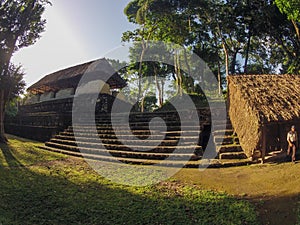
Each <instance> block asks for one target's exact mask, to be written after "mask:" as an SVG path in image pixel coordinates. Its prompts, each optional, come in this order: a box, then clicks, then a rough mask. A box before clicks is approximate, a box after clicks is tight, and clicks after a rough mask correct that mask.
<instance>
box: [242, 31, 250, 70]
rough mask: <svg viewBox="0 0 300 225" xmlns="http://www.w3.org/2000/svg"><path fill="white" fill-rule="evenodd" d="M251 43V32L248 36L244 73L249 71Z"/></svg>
mask: <svg viewBox="0 0 300 225" xmlns="http://www.w3.org/2000/svg"><path fill="white" fill-rule="evenodd" d="M250 44H251V33H249V36H248V42H247V48H246V56H245V64H244V74H247V73H248V60H249V52H250Z"/></svg>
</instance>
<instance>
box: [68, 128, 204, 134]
mask: <svg viewBox="0 0 300 225" xmlns="http://www.w3.org/2000/svg"><path fill="white" fill-rule="evenodd" d="M64 132H68V133H73V130H72V129H66V130H65V131H64ZM116 132H117V133H118V134H121V135H123V134H124V135H133V134H134V135H150V134H151V133H150V131H149V130H118V131H116ZM78 133H82V134H87V135H89V134H92V132H91V130H88V129H78V130H77V129H76V134H78ZM97 133H98V134H111V135H114V134H115V131H113V130H97ZM151 135H169V136H170V135H176V136H179V135H180V136H193V135H197V136H199V135H200V131H198V130H194V131H193V130H187V131H180V130H174V131H170V130H169V131H164V130H152V134H151Z"/></svg>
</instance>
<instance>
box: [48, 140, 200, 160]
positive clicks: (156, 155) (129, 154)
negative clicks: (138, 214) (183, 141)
mask: <svg viewBox="0 0 300 225" xmlns="http://www.w3.org/2000/svg"><path fill="white" fill-rule="evenodd" d="M49 148H51V149H56V151H57V152H58V151H63V152H69V154H74V155H78V153H79V154H89V155H94V156H95V157H101V156H103V157H107V156H109V157H112V158H114V157H117V158H119V159H121V158H125V159H129V158H131V159H132V160H134V159H155V160H164V159H166V158H168V157H169V156H170V155H172V157H173V158H174V159H175V160H182V159H190V158H192V157H193V158H195V157H196V155H195V154H194V153H160V152H150V153H149V152H133V151H120V150H106V149H95V148H88V147H81V148H80V149H79V148H78V147H75V146H69V145H62V144H57V143H50V144H49V145H46V146H43V149H49ZM197 158H198V159H199V158H200V156H197Z"/></svg>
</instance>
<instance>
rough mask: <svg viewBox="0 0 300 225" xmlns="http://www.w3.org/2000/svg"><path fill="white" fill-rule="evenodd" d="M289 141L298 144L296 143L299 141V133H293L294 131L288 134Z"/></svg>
mask: <svg viewBox="0 0 300 225" xmlns="http://www.w3.org/2000/svg"><path fill="white" fill-rule="evenodd" d="M287 141H290V142H296V141H298V137H297V132H296V131H294V132H292V131H290V132H288V134H287Z"/></svg>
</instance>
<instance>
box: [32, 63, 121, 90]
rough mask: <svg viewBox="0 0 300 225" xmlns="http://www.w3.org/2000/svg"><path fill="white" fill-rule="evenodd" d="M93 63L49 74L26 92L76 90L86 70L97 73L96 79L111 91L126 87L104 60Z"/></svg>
mask: <svg viewBox="0 0 300 225" xmlns="http://www.w3.org/2000/svg"><path fill="white" fill-rule="evenodd" d="M94 62H95V61H91V62H87V63H84V64H80V65H77V66H73V67H69V68H67V69H63V70H60V71H57V72H54V73H51V74H49V75H47V76H45V77H43V78H42V79H41V80H39V81H38V82H36V83H35V84H33V85H32V86H30V87H29V88H28V89H27V91H28V92H30V93H32V94H43V93H45V92H57V91H59V90H62V89H68V88H76V87H77V85H78V83H79V81H80V79H81V77H82V76H83V74H84V73H87V72H88V70H92V71H93V72H94V73H97V76H98V77H96V78H98V79H101V80H107V83H108V84H109V86H110V88H111V89H116V88H123V87H125V86H126V82H125V81H124V80H123V79H122V78H121V77H120V76H119V75H118V73H116V72H115V71H114V70H113V68H112V67H111V65H110V64H109V63H108V62H107V61H106V60H105V59H100V60H98V64H94ZM93 66H97V68H91V67H93Z"/></svg>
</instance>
